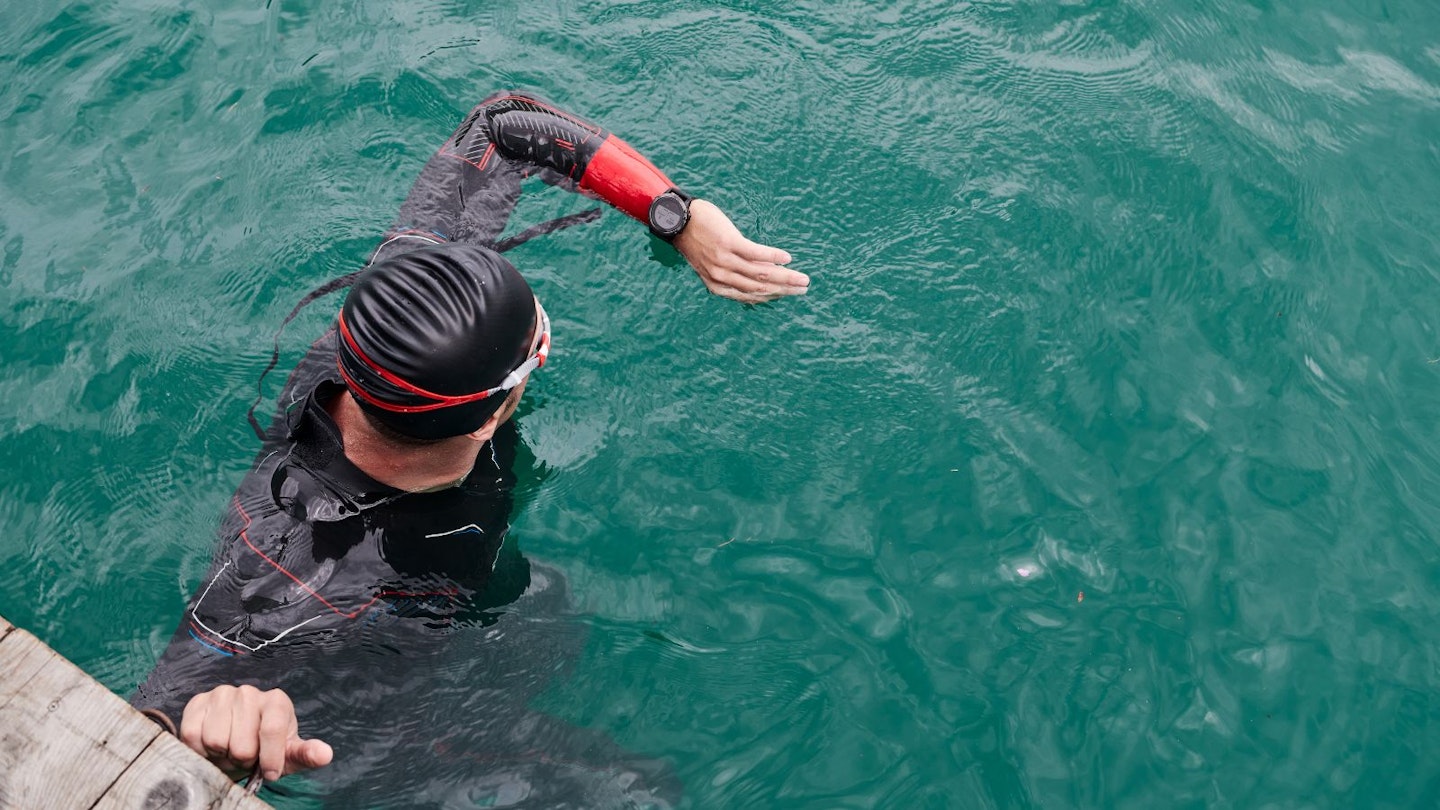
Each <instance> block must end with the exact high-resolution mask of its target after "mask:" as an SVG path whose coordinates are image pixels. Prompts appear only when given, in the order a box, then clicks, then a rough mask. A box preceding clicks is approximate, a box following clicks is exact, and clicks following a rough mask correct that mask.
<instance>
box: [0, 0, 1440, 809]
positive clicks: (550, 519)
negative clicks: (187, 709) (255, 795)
mask: <svg viewBox="0 0 1440 810" xmlns="http://www.w3.org/2000/svg"><path fill="white" fill-rule="evenodd" d="M501 88H526V89H530V90H533V91H535V92H538V93H541V94H543V95H545V96H548V97H549V98H551V99H553V100H554V101H556V102H558V103H560V104H562V105H564V106H566V107H568V108H571V109H574V110H576V111H577V112H580V113H582V114H584V115H586V116H588V117H591V118H593V119H595V120H596V121H598V122H600V123H602V124H603V125H605V126H607V127H609V128H610V129H613V130H614V131H616V132H618V133H620V134H622V135H623V136H624V137H625V138H626V139H627V140H628V141H630V142H631V143H632V144H634V145H635V146H636V147H637V148H639V149H641V150H643V151H644V152H646V153H647V154H648V155H649V156H651V157H652V158H653V159H654V160H655V162H656V163H657V164H659V165H660V166H662V167H664V168H666V169H667V170H668V171H669V173H670V174H671V176H672V177H674V178H675V179H676V180H677V181H678V182H680V183H681V184H682V185H684V186H685V187H686V188H688V189H690V190H691V191H693V192H695V193H697V194H698V195H700V196H704V197H707V198H710V199H713V200H715V201H716V202H717V203H719V204H720V205H721V206H722V207H723V208H725V209H726V210H727V211H729V212H730V213H731V215H732V216H733V218H734V219H735V221H736V222H737V224H739V225H740V227H741V228H742V229H743V230H745V231H746V232H747V233H748V234H749V235H751V236H752V237H754V238H756V239H759V240H761V241H766V242H770V243H773V244H776V245H779V246H781V247H784V248H786V249H788V250H789V251H791V253H793V255H794V256H795V267H797V268H798V269H800V270H803V271H805V272H807V273H809V274H811V276H812V278H813V283H812V287H811V292H810V294H809V295H808V296H805V297H803V298H799V299H791V300H785V301H781V302H777V303H773V304H768V305H764V306H759V307H746V306H742V305H738V304H735V303H733V302H729V301H725V300H722V299H719V298H715V297H711V296H709V295H707V294H705V293H704V290H703V288H702V287H701V286H700V284H699V283H698V282H697V280H696V279H695V277H694V275H693V274H692V273H690V271H689V270H688V269H686V268H685V267H684V266H683V264H681V265H676V264H675V259H674V257H673V256H672V255H669V254H667V253H666V252H665V251H664V250H660V249H656V248H655V246H654V245H653V243H652V242H651V240H650V239H649V238H648V237H647V236H646V235H645V234H644V232H643V229H641V228H640V227H638V226H637V225H636V224H635V223H633V222H631V221H629V220H627V219H626V218H625V217H624V216H622V215H620V214H618V213H615V212H610V213H607V214H606V216H605V217H604V218H602V219H601V220H600V222H599V223H598V224H593V225H588V226H586V227H583V228H576V229H572V230H569V231H566V232H564V233H562V234H557V235H554V236H550V237H546V238H543V239H539V240H536V241H534V242H531V243H529V244H527V245H525V246H524V247H522V248H520V249H518V250H516V251H514V252H513V253H511V254H510V257H511V258H512V260H514V261H515V263H516V264H517V266H519V267H520V268H521V269H522V270H523V271H524V272H526V274H527V276H528V277H529V278H530V279H531V280H532V283H533V284H534V286H535V288H536V290H537V292H538V293H539V295H540V296H541V298H542V299H543V300H544V301H545V305H546V308H547V309H548V311H549V312H550V314H551V317H552V318H553V319H554V330H555V350H554V354H553V355H552V364H551V365H548V366H547V367H546V369H545V370H544V371H543V372H542V373H541V374H538V375H537V376H536V377H535V378H534V380H532V383H531V386H530V389H529V392H528V393H527V397H526V402H525V404H524V405H523V406H522V409H521V413H522V415H521V420H520V426H521V434H522V436H523V438H524V440H525V442H526V444H527V446H528V448H529V453H531V454H533V456H534V460H533V462H527V463H526V464H525V465H524V466H523V468H522V469H520V470H519V473H520V476H521V488H522V490H523V491H524V493H525V498H524V499H523V504H522V506H521V507H520V508H519V509H518V510H517V513H516V514H515V515H514V517H513V523H514V530H513V536H514V537H515V538H516V540H517V541H518V543H519V547H520V549H521V550H522V551H523V552H524V553H525V554H526V555H527V556H529V557H531V558H533V559H535V560H537V561H541V562H544V563H548V564H549V565H552V566H554V567H555V568H556V569H558V570H559V571H561V572H563V574H564V575H565V577H566V578H567V579H568V581H569V585H570V588H571V591H572V593H573V599H574V603H575V604H574V605H573V610H574V616H573V619H572V621H573V622H574V623H576V624H578V625H580V626H583V627H585V628H586V629H587V630H588V634H589V635H588V639H587V640H586V641H585V643H584V645H583V652H582V653H581V654H580V655H579V657H578V659H577V660H575V661H573V662H572V663H571V665H570V669H569V671H568V672H567V673H566V674H564V675H561V676H559V677H557V678H555V680H554V682H553V683H551V684H550V685H549V686H548V687H547V688H546V689H545V690H544V691H543V693H542V694H541V695H540V697H539V698H538V699H537V701H536V704H535V707H536V708H537V709H540V710H543V711H545V712H547V713H549V714H552V715H554V716H556V717H558V718H563V719H564V720H565V721H567V722H569V723H572V724H574V725H575V726H577V727H583V728H587V729H591V730H595V731H599V732H603V733H605V734H607V735H609V736H611V737H613V738H614V739H615V740H616V741H617V742H618V743H619V744H620V745H622V746H623V747H624V748H625V749H627V750H630V751H633V752H637V753H639V754H643V755H645V756H651V757H658V758H663V759H665V760H667V761H668V762H669V763H670V766H671V767H672V769H673V771H674V773H675V775H676V776H677V777H678V779H679V780H680V781H681V782H682V783H683V785H684V791H685V793H684V799H683V803H684V805H685V806H690V807H697V808H712V807H716V808H719V807H766V808H771V807H773V808H835V807H854V808H862V807H864V808H868V807H884V808H916V807H926V808H941V807H958V808H971V807H974V808H1069V807H1090V808H1112V807H1126V808H1157V807H1234V808H1302V807H1344V808H1381V807H1385V808H1389V807H1393V808H1426V807H1436V806H1440V647H1437V645H1440V588H1437V583H1440V546H1437V544H1440V498H1437V493H1440V431H1437V425H1440V334H1437V329H1436V318H1437V316H1440V293H1437V289H1440V287H1437V283H1440V215H1437V201H1440V5H1437V4H1435V3H1434V2H1433V0H1395V1H1394V2H1383V1H1382V0H1368V1H1367V0H1350V1H1349V2H1345V1H1344V0H1313V1H1312V2H1299V0H1252V2H1241V1H1240V0H1217V2H1209V3H1199V2H1193V0H1151V1H1150V2H1140V1H1139V0H1106V1H1104V2H1058V3H1057V2H976V3H968V2H959V3H956V2H941V0H908V1H906V2H870V3H861V2H843V1H842V2H835V1H834V0H830V1H828V2H827V1H824V0H802V1H801V2H796V3H783V4H782V3H774V4H765V3H759V2H755V0H750V2H739V1H738V0H736V1H735V2H657V1H656V0H630V1H629V2H621V1H620V0H602V2H592V3H578V2H556V1H555V0H538V2H529V3H516V2H512V1H511V0H500V1H499V2H485V3H482V2H478V0H420V1H418V2H417V1H415V0H409V1H403V2H378V1H377V0H347V1H346V2H338V3H337V2H319V0H270V2H264V3H262V2H259V1H258V0H255V1H254V2H236V0H213V1H212V2H209V3H194V2H185V1H184V0H181V2H178V3H175V2H167V3H161V2H154V0H143V1H141V0H136V1H135V2H105V0H95V2H89V3H67V2H61V1H60V0H37V2H35V3H30V4H23V3H14V2H12V3H6V4H4V5H3V7H0V357H3V364H0V614H3V615H5V616H6V617H7V618H9V619H10V620H11V621H13V622H15V623H16V624H18V625H20V626H23V627H26V628H28V629H30V630H31V631H33V632H35V633H36V634H37V635H38V636H40V637H41V638H42V639H44V640H45V641H47V642H49V643H50V644H51V645H53V646H54V647H55V648H56V649H58V650H59V651H60V652H62V653H63V654H65V655H67V656H69V657H70V658H71V659H72V660H74V661H76V662H77V663H79V664H80V665H81V666H83V667H84V668H85V669H87V670H88V671H89V672H91V673H93V674H94V675H95V676H96V677H97V678H99V679H100V680H101V681H103V682H104V683H105V684H106V685H107V686H109V687H110V688H112V689H114V690H115V691H116V692H118V693H120V694H128V693H129V692H130V690H132V689H133V688H134V686H135V685H136V684H137V683H138V682H139V681H140V680H141V679H142V678H143V677H144V676H145V674H146V673H147V672H148V671H149V669H150V667H151V666H152V665H153V663H154V661H155V659H156V657H157V656H158V655H159V653H160V651H161V649H162V648H163V645H164V643H165V641H166V640H167V639H168V637H169V634H170V633H171V632H172V631H173V629H174V628H175V626H176V624H177V622H178V621H179V618H180V611H181V609H182V607H183V605H184V601H185V599H186V597H187V596H188V595H189V594H190V593H191V591H192V590H193V589H194V588H195V586H196V585H197V583H198V582H199V580H200V577H201V575H202V574H203V572H204V570H205V568H206V566H207V565H208V563H209V560H210V555H211V552H212V549H213V547H214V542H215V530H216V527H217V524H218V522H219V519H220V516H221V514H222V512H223V510H224V508H225V505H226V503H227V499H228V498H229V495H230V493H231V492H232V491H233V489H234V487H235V485H236V484H237V483H238V481H239V480H240V478H241V476H242V475H243V474H244V472H245V471H246V470H247V469H248V467H249V465H250V462H251V460H252V456H253V454H254V452H255V450H256V447H257V443H256V442H255V439H254V436H253V435H252V434H251V432H250V429H249V427H248V425H247V424H246V422H245V409H246V407H247V405H248V403H249V398H250V397H251V396H252V395H253V391H254V385H255V379H256V376H257V375H258V373H259V371H260V369H261V368H262V367H263V365H264V363H265V362H266V360H268V357H269V351H270V339H271V337H272V335H273V333H274V330H275V328H276V327H277V326H278V324H279V322H280V320H281V319H282V318H283V317H284V315H285V313H286V312H288V311H289V309H290V307H291V306H292V305H293V304H294V303H295V302H296V301H297V300H298V299H299V298H300V297H301V296H302V295H303V294H304V293H305V292H306V291H308V290H310V289H311V288H313V287H315V286H317V285H319V284H320V283H322V282H324V281H325V280H327V279H330V278H333V277H335V276H338V275H340V274H342V273H345V272H349V271H351V270H353V269H356V268H357V267H359V266H360V264H361V263H363V261H364V259H365V256H366V255H367V253H368V251H369V250H370V249H372V248H373V246H374V244H375V242H376V239H377V236H378V235H379V233H380V232H381V231H382V230H383V229H384V228H385V227H386V226H387V225H388V224H389V222H390V221H391V218H392V217H393V216H394V213H395V210H396V208H397V206H398V205H399V203H400V201H401V199H402V198H403V196H404V194H405V192H406V191H407V190H408V188H409V184H410V182H411V180H412V179H413V178H414V176H415V174H416V173H417V172H418V171H419V169H420V167H421V165H422V164H423V162H424V160H425V159H426V158H427V157H428V156H429V154H430V153H431V152H432V151H433V150H434V149H435V148H436V147H437V146H438V145H439V143H440V142H441V141H442V140H443V139H444V137H445V136H446V135H447V134H449V132H450V131H451V129H452V128H453V127H454V125H455V123H456V122H457V121H458V119H459V117H460V116H461V115H463V114H464V112H465V111H466V110H468V109H469V108H470V106H471V105H472V104H474V103H475V102H476V101H478V100H479V99H480V98H481V97H483V96H484V95H486V94H488V93H490V92H491V91H493V90H496V89H501ZM531 191H533V193H531V194H529V195H528V196H527V198H526V199H525V200H523V201H522V205H521V207H520V209H519V211H518V212H517V215H516V217H515V219H514V220H512V228H511V230H512V232H513V231H514V230H518V229H519V227H523V226H524V225H528V224H533V223H534V222H538V221H540V220H541V219H543V218H547V217H550V216H556V215H560V214H565V213H571V212H574V211H578V210H582V209H583V208H585V207H587V203H586V202H585V201H583V200H579V199H577V198H574V197H572V196H570V195H567V194H565V193H564V192H561V191H559V190H556V189H550V188H546V187H544V186H537V187H535V188H534V189H531ZM517 225H518V227H517ZM333 306H334V302H326V303H324V304H322V305H317V306H314V307H312V308H311V309H310V310H307V312H306V313H305V315H304V316H302V318H301V319H300V320H299V321H298V322H297V323H296V324H295V325H293V326H292V327H291V329H290V330H289V332H287V337H286V340H285V344H284V360H283V361H282V362H286V363H293V362H294V360H295V359H296V358H298V356H299V354H300V352H301V351H302V350H303V348H304V346H305V345H306V344H307V343H308V341H309V340H310V339H311V338H313V337H314V336H315V335H317V334H319V332H320V331H321V330H322V329H323V328H324V325H325V323H326V320H327V319H328V317H329V316H330V314H331V313H333ZM277 384H278V383H277ZM274 390H275V389H272V390H271V393H272V395H273V392H274ZM302 729H303V721H302ZM337 755H338V756H341V757H343V756H344V755H345V752H344V751H337ZM475 767H476V768H480V769H483V766H482V765H478V764H477V765H475ZM274 801H275V802H276V804H277V805H278V806H281V807H309V806H315V805H318V804H320V803H322V802H323V796H314V795H312V796H308V797H299V796H296V797H290V798H285V797H279V798H275V799H274Z"/></svg>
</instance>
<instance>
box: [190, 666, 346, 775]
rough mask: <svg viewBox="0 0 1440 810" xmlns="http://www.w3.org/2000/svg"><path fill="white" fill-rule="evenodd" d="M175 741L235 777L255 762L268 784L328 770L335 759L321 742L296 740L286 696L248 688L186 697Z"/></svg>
mask: <svg viewBox="0 0 1440 810" xmlns="http://www.w3.org/2000/svg"><path fill="white" fill-rule="evenodd" d="M180 740H181V742H183V743H185V744H186V745H188V746H190V748H192V749H194V750H195V751H196V752H198V753H199V754H200V755H201V756H203V757H205V758H206V759H208V760H210V761H211V762H213V763H215V765H216V766H217V767H219V768H220V769H221V770H223V771H225V772H226V773H229V774H231V775H232V776H235V777H239V776H243V775H245V774H248V773H249V772H250V771H251V770H252V769H253V768H254V767H255V761H256V760H257V759H258V760H259V761H260V774H261V776H263V777H264V778H265V781H267V782H270V781H274V780H276V779H279V778H280V777H281V776H283V775H285V774H290V773H295V772H296V771H303V770H306V769H307V768H319V767H321V766H324V765H329V764H330V760H331V758H332V757H334V752H333V751H332V750H331V749H330V746H329V745H327V744H326V743H323V742H321V741H320V740H302V739H300V724H299V722H298V721H297V720H296V718H295V704H293V703H291V702H290V696H289V695H286V694H285V693H284V692H282V691H280V690H279V689H271V690H270V691H268V692H261V691H260V690H259V689H256V688H255V687H253V686H238V687H237V686H217V687H215V688H214V689H212V690H210V691H209V692H204V693H202V694H199V695H196V696H195V697H193V698H191V699H190V702H189V703H187V704H186V705H185V714H184V715H183V716H182V717H181V718H180Z"/></svg>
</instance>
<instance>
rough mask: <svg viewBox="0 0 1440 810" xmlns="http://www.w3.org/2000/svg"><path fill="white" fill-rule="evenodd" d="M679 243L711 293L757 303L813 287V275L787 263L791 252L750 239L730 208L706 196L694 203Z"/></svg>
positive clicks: (681, 251) (678, 238)
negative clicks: (732, 217) (728, 212)
mask: <svg viewBox="0 0 1440 810" xmlns="http://www.w3.org/2000/svg"><path fill="white" fill-rule="evenodd" d="M675 248H676V249H677V250H679V251H680V253H681V255H683V256H684V257H685V259H686V260H687V261H689V262H690V266H691V267H693V268H695V272H696V274H698V275H699V276H700V280H701V281H703V282H705V286H706V287H707V288H708V289H709V290H710V292H712V293H715V294H716V295H723V296H725V297H726V298H733V299H735V300H736V301H744V302H746V303H747V304H756V303H760V302H761V301H772V300H774V299H776V298H781V297H783V296H786V295H803V294H804V293H805V292H806V291H807V290H808V289H809V288H810V277H809V276H807V275H805V274H804V273H799V272H796V271H794V270H790V269H788V268H786V267H784V266H783V265H785V264H787V263H788V262H789V261H790V254H789V253H786V252H785V251H783V250H781V249H780V248H773V247H767V246H765V245H761V244H757V243H755V242H751V241H750V240H749V239H746V238H745V237H744V236H743V235H742V234H741V233H740V230H739V229H738V228H736V227H735V224H734V223H733V222H731V221H730V218H729V217H727V216H725V212H724V211H721V210H720V209H719V208H716V207H715V206H714V205H713V204H712V203H708V202H706V201H705V200H693V201H692V202H691V203H690V222H689V224H687V225H686V226H685V230H683V231H681V232H680V235H679V236H677V237H675Z"/></svg>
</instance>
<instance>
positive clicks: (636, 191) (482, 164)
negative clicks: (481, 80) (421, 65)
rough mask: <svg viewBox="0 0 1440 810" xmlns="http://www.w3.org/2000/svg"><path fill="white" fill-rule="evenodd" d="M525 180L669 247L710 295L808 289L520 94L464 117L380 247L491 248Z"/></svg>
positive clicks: (655, 179) (701, 203) (769, 295)
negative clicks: (428, 243) (621, 220)
mask: <svg viewBox="0 0 1440 810" xmlns="http://www.w3.org/2000/svg"><path fill="white" fill-rule="evenodd" d="M535 173H540V174H541V175H542V176H543V177H544V178H545V179H546V180H547V181H549V182H551V183H554V184H556V185H561V186H564V187H567V188H569V189H571V190H573V191H579V192H580V193H583V194H586V195H588V196H592V197H596V198H598V199H601V200H604V201H605V202H607V203H609V204H611V205H612V206H614V207H616V208H618V209H620V210H621V211H623V212H624V213H626V214H628V215H629V216H630V217H632V218H634V219H635V220H637V221H638V222H640V223H642V224H645V225H647V226H649V227H650V229H651V230H652V232H655V233H656V235H657V236H660V237H661V238H664V239H667V240H668V241H672V242H673V244H674V245H675V247H676V248H677V249H678V250H679V251H680V253H681V254H682V255H683V256H685V258H686V260H687V261H689V262H690V265H691V266H692V267H693V268H694V269H695V272H696V273H697V274H698V275H699V276H700V278H701V280H702V281H703V282H704V283H705V286H706V287H707V288H708V289H709V290H710V291H711V292H713V293H716V294H718V295H723V296H726V297H728V298H734V299H737V300H741V301H748V302H756V301H768V300H772V299H775V298H780V297H782V296H786V295H796V294H801V293H804V292H805V291H806V290H807V289H808V287H809V283H810V279H809V277H808V276H806V275H805V274H804V273H799V272H796V271H794V270H791V269H789V268H787V267H785V266H784V265H785V264H787V263H789V261H790V254H788V253H787V252H785V251H783V250H780V249H778V248H772V247H767V246H765V245H760V244H757V243H755V242H752V241H750V240H749V239H746V238H745V237H744V236H743V235H742V234H741V233H740V231H739V229H737V228H736V227H735V225H734V224H733V223H732V222H731V221H730V219H729V217H727V216H725V214H724V212H723V211H721V210H720V209H719V208H718V207H717V206H715V205H714V204H712V203H710V202H708V201H705V200H699V199H694V200H692V199H691V198H690V197H689V196H688V195H686V194H684V193H683V192H682V191H681V190H680V189H678V188H677V187H676V186H675V184H674V183H673V182H672V181H671V180H670V178H669V177H667V176H666V175H665V174H664V173H663V172H661V171H660V170H659V169H658V168H656V167H655V165H654V164H652V163H651V162H650V161H648V160H646V159H645V158H644V157H643V156H642V155H640V153H639V152H637V151H635V149H634V148H632V147H631V146H630V145H629V144H627V143H625V141H623V140H621V139H620V138H619V137H617V136H616V135H614V134H612V133H610V132H608V131H606V130H605V129H602V128H601V127H598V126H596V125H594V124H591V123H590V122H588V121H585V120H584V119H582V118H580V117H578V116H575V115H573V114H571V113H569V112H566V111H564V110H561V109H559V108H558V107H556V106H554V105H552V104H550V103H549V102H546V101H544V100H543V99H540V98H537V97H535V96H532V95H527V94H522V93H500V94H496V95H494V96H491V97H490V98H488V99H486V100H485V101H484V102H482V103H481V104H480V105H479V106H477V107H476V108H475V109H474V110H472V111H471V112H470V114H469V115H467V116H466V117H465V119H464V121H462V122H461V124H460V126H459V128H457V129H456V130H455V133H454V134H453V135H451V137H450V138H449V139H448V140H446V142H445V144H444V145H443V146H442V147H441V148H440V151H439V152H437V153H436V154H435V156H434V157H433V158H432V159H431V160H430V163H429V164H427V165H426V167H425V170H424V171H423V172H422V173H421V176H420V178H419V179H418V180H417V181H416V183H415V187H414V188H413V189H412V190H411V193H410V197H409V198H408V199H407V200H406V202H405V205H404V206H402V208H401V212H400V219H399V222H398V223H397V227H396V228H395V229H394V230H392V231H391V236H390V239H391V240H395V239H402V240H403V239H412V240H413V239H420V240H424V239H427V238H428V237H429V235H430V234H433V235H437V236H440V237H441V238H442V239H445V240H449V241H460V242H479V243H485V242H494V241H495V240H496V239H497V238H498V236H499V234H500V231H501V230H503V228H504V226H505V222H506V220H507V219H508V218H509V216H510V211H511V210H512V209H513V207H514V205H515V201H516V199H518V197H519V192H520V189H519V181H520V179H522V178H524V177H527V176H529V175H531V174H535ZM662 197H664V198H666V199H665V200H662V201H661V203H662V204H660V207H661V208H662V209H667V210H662V211H661V212H660V213H661V214H665V215H667V216H668V219H667V216H660V217H659V218H658V219H659V220H660V221H658V222H657V221H656V220H657V217H655V216H652V207H654V206H656V205H657V200H660V198H662ZM687 203H688V208H689V212H688V221H685V214H684V211H683V209H684V206H685V205H686V204H687ZM676 217H678V218H679V220H678V233H676V232H675V230H677V229H676V225H677V220H676ZM666 226H669V228H667V227H666ZM387 244H389V241H387ZM396 247H397V248H402V249H403V248H404V247H408V245H404V244H399V245H396Z"/></svg>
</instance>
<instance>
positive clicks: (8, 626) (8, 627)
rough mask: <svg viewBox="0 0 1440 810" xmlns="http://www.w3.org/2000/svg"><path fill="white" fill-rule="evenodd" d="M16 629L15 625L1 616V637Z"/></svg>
mask: <svg viewBox="0 0 1440 810" xmlns="http://www.w3.org/2000/svg"><path fill="white" fill-rule="evenodd" d="M14 629H15V626H14V625H12V624H10V622H7V621H5V617H4V616H0V638H5V634H6V633H9V632H10V631H11V630H14Z"/></svg>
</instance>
